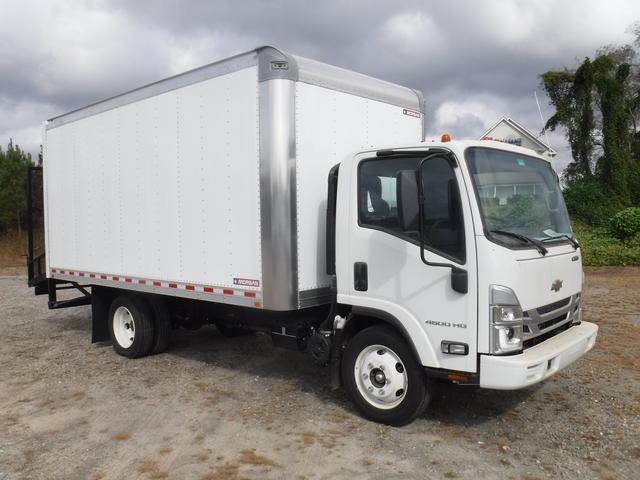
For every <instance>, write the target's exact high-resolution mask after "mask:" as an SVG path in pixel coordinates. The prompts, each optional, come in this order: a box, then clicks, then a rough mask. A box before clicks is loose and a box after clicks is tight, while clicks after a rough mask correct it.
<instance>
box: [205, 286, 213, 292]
mask: <svg viewBox="0 0 640 480" xmlns="http://www.w3.org/2000/svg"><path fill="white" fill-rule="evenodd" d="M204 291H205V292H206V293H213V287H204Z"/></svg>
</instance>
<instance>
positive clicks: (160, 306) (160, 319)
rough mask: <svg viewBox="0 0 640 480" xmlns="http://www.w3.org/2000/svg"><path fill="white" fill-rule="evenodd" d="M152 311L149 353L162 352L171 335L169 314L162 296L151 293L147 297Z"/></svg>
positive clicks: (167, 344) (166, 346)
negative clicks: (152, 333) (152, 331)
mask: <svg viewBox="0 0 640 480" xmlns="http://www.w3.org/2000/svg"><path fill="white" fill-rule="evenodd" d="M147 300H148V303H149V305H150V307H151V311H152V312H153V321H154V336H153V344H152V346H151V352H150V354H151V355H155V354H156V353H162V352H164V351H165V350H166V349H167V348H168V347H169V338H170V337H171V315H170V314H169V309H168V308H167V305H166V303H165V301H164V299H163V298H162V297H159V296H157V295H151V296H149V297H148V298H147Z"/></svg>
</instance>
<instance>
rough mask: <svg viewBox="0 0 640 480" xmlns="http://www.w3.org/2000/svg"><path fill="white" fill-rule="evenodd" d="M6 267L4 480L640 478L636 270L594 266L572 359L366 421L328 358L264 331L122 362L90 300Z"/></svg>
mask: <svg viewBox="0 0 640 480" xmlns="http://www.w3.org/2000/svg"><path fill="white" fill-rule="evenodd" d="M12 273H13V275H12ZM0 275H4V276H0V338H1V340H2V343H0V480H8V479H75V478H89V479H93V480H99V479H120V478H126V479H136V478H137V479H143V480H144V479H164V478H170V479H199V480H204V479H240V478H252V479H262V478H293V479H325V478H326V479H329V478H330V479H334V478H349V479H357V478H384V479H390V478H405V479H406V478H436V479H437V478H467V479H469V478H472V479H478V478H483V479H484V478H500V479H502V478H514V479H520V478H524V479H529V480H532V479H539V478H540V479H542V478H579V479H582V480H584V479H588V478H601V479H619V478H629V479H631V478H638V475H639V474H638V471H639V470H640V388H639V386H640V358H639V356H638V345H640V308H639V304H640V296H639V295H638V292H639V291H640V269H637V268H599V269H590V270H588V272H587V291H586V293H585V297H584V298H585V316H586V319H587V320H589V321H594V322H596V323H598V324H599V325H600V336H599V338H598V342H597V343H596V346H595V348H594V349H593V350H592V351H591V352H590V353H589V354H588V355H587V356H586V357H585V358H583V359H582V360H581V361H579V362H578V363H577V364H574V365H572V366H571V367H569V368H568V369H566V370H565V371H563V372H560V373H559V374H557V375H556V376H555V377H553V378H552V379H550V380H549V381H547V382H545V383H543V384H542V385H538V386H535V387H532V388H528V389H526V390H522V391H517V392H498V391H485V390H479V389H475V388H473V387H455V386H442V387H440V388H439V389H438V391H437V392H435V394H434V398H433V401H432V403H431V406H430V408H429V410H428V411H427V413H426V415H425V416H424V417H422V418H419V419H418V420H416V421H415V422H414V423H412V424H411V425H409V426H406V427H403V428H390V427H386V426H381V425H377V424H374V423H371V422H368V421H365V420H363V419H361V418H360V417H359V416H358V415H357V413H356V412H355V411H354V409H353V408H352V406H351V404H350V402H349V400H348V399H347V398H346V396H345V394H344V392H343V391H337V392H333V391H331V390H330V388H329V387H328V380H329V378H328V371H327V370H326V369H322V368H318V367H315V366H313V365H312V364H311V362H310V361H308V359H307V358H306V357H305V356H304V355H303V354H300V353H296V352H289V351H285V350H278V349H276V348H274V347H273V346H272V345H271V341H270V339H269V338H268V337H266V336H264V335H261V334H257V335H253V336H249V337H244V338H235V339H227V338H224V337H222V336H220V335H219V334H218V333H217V331H216V330H215V329H214V328H205V329H202V330H200V331H198V332H188V331H183V330H181V331H177V332H176V333H175V335H174V337H173V341H172V347H171V349H170V351H169V352H168V353H165V354H162V355H157V356H154V357H147V358H143V359H139V360H127V359H125V358H122V357H119V356H118V355H116V354H115V352H113V350H112V349H111V347H110V346H109V345H108V344H95V345H92V344H91V342H90V320H89V319H90V311H89V308H88V307H82V308H76V309H67V310H61V311H48V310H47V308H46V299H45V298H43V297H34V296H33V294H32V292H31V291H30V290H28V289H27V288H26V286H25V282H26V281H25V278H24V277H20V276H16V275H15V272H11V271H8V270H6V269H5V270H4V271H0Z"/></svg>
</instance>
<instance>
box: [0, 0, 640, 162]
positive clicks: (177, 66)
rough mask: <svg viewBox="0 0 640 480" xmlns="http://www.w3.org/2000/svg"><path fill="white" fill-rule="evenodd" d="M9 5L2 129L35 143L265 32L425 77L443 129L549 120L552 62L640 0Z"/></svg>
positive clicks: (406, 78)
mask: <svg viewBox="0 0 640 480" xmlns="http://www.w3.org/2000/svg"><path fill="white" fill-rule="evenodd" d="M2 16H3V29H2V30H0V109H1V111H2V112H3V113H4V115H2V116H0V143H5V142H6V141H7V139H8V137H13V138H14V139H15V141H17V142H18V143H22V144H23V146H25V147H26V148H28V149H29V150H31V151H34V152H35V151H37V145H38V144H39V142H40V124H41V122H42V120H44V119H46V118H49V117H51V116H54V115H57V114H60V113H63V112H65V111H68V110H71V109H73V108H77V107H80V106H82V105H84V104H87V103H90V102H93V101H96V100H99V99H101V98H105V97H108V96H110V95H113V94H116V93H118V92H121V91H125V90H128V89H131V88H134V87H137V86H140V85H142V84H145V83H148V82H151V81H155V80H158V79H160V78H163V77H165V76H168V75H171V74H175V73H179V72H180V71H184V70H187V69H189V68H193V67H196V66H198V65H201V64H205V63H209V62H211V61H215V60H217V59H220V58H223V57H225V56H228V55H232V54H234V53H238V52H240V51H245V50H249V49H251V48H254V47H256V46H259V45H264V44H272V45H276V46H279V47H281V48H283V49H285V50H288V51H291V52H292V53H296V54H299V55H303V56H307V57H310V58H315V59H318V60H321V61H325V62H328V63H332V64H336V65H339V66H342V67H345V68H349V69H353V70H357V71H360V72H363V73H366V74H369V75H373V76H377V77H380V78H384V79H386V80H389V81H393V82H397V83H400V84H403V85H407V86H411V87H414V88H419V89H421V90H423V91H424V93H425V95H426V98H427V100H428V105H429V115H428V131H429V133H430V134H431V135H433V136H437V135H439V134H440V133H442V132H443V131H448V132H450V133H452V134H453V135H454V136H456V137H478V136H479V135H481V134H482V133H483V131H484V129H486V128H487V127H488V126H490V125H491V124H492V123H494V122H495V121H496V120H497V119H498V118H499V117H501V116H503V115H506V116H511V117H512V118H514V119H515V120H516V121H518V122H520V123H522V124H524V125H526V126H527V127H528V128H530V129H531V130H532V131H535V132H537V131H539V130H540V128H541V121H540V118H539V115H538V111H537V107H536V105H535V101H534V97H533V91H534V90H535V89H536V88H538V83H539V79H538V75H539V74H540V73H542V72H544V71H546V70H549V69H555V68H562V67H563V66H567V67H572V66H574V65H575V64H577V62H578V61H579V60H580V59H582V58H583V57H584V56H588V55H592V54H593V53H594V51H595V50H596V49H597V48H598V47H600V46H602V45H606V44H613V43H617V44H621V43H627V42H629V41H630V40H631V37H630V35H629V34H628V33H626V29H627V27H628V26H629V24H631V23H632V22H633V21H634V20H636V19H639V18H640V4H632V3H631V2H627V1H624V0H611V1H609V2H600V1H597V0H590V1H579V0H575V1H567V2H555V1H552V0H535V1H534V0H529V1H515V0H514V1H501V0H485V1H483V2H477V1H464V2H463V1H459V2H451V1H430V2H423V1H419V0H406V1H403V2H389V1H383V0H368V1H365V0H356V1H337V0H336V1H325V2H313V3H309V2H299V1H282V0H279V1H275V0H271V1H254V2H249V1H242V2H239V1H236V2H231V1H224V2H223V1H207V0H192V1H190V2H182V1H177V0H167V1H163V2H157V1H151V0H147V1H144V0H143V1H136V2H130V1H126V0H113V1H106V0H101V1H91V0H77V1H72V0H67V1H63V0H54V1H44V0H43V1H33V2H26V1H25V0H22V1H19V0H8V1H7V0H5V2H3V11H2ZM538 94H539V95H541V94H542V92H540V91H538ZM541 106H542V108H543V114H544V115H545V117H548V116H549V115H550V114H551V113H552V111H551V109H550V108H549V106H548V105H547V100H546V99H545V98H544V97H543V96H542V95H541ZM550 141H551V144H552V146H553V147H554V148H555V149H556V150H558V151H559V152H560V155H559V157H558V162H557V164H558V165H560V166H564V165H565V164H566V163H567V162H568V161H569V155H568V150H567V147H566V142H564V139H563V138H562V136H561V135H560V134H557V133H554V134H553V135H551V136H550Z"/></svg>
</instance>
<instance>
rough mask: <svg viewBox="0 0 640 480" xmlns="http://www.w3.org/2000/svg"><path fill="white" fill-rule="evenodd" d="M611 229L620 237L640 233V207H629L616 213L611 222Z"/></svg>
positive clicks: (629, 236) (628, 236)
mask: <svg viewBox="0 0 640 480" xmlns="http://www.w3.org/2000/svg"><path fill="white" fill-rule="evenodd" d="M610 226H611V231H612V232H613V234H614V235H615V236H616V237H618V238H620V239H626V238H631V237H633V236H635V235H640V207H629V208H625V209H624V210H622V211H620V212H618V213H616V214H615V215H614V216H613V218H611V222H610Z"/></svg>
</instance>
